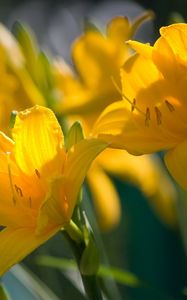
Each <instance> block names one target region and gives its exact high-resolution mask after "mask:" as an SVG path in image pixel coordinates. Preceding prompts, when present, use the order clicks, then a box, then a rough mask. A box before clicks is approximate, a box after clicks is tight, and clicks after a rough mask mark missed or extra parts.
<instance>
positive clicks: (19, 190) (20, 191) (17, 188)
mask: <svg viewBox="0 0 187 300" xmlns="http://www.w3.org/2000/svg"><path fill="white" fill-rule="evenodd" d="M14 187H15V190H16V193H17V194H18V195H19V196H20V197H23V192H22V190H21V188H20V187H19V186H17V185H16V184H15V185H14Z"/></svg>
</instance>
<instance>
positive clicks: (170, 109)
mask: <svg viewBox="0 0 187 300" xmlns="http://www.w3.org/2000/svg"><path fill="white" fill-rule="evenodd" d="M165 103H166V106H167V108H168V109H169V111H170V112H172V111H174V110H175V107H174V106H173V105H172V104H171V103H170V102H169V101H168V100H165Z"/></svg>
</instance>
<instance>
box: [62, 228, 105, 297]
mask: <svg viewBox="0 0 187 300" xmlns="http://www.w3.org/2000/svg"><path fill="white" fill-rule="evenodd" d="M61 232H62V234H63V236H64V237H65V239H66V240H67V242H68V244H69V246H70V247H71V249H72V252H73V254H74V257H75V259H76V262H77V265H78V268H79V267H80V262H81V257H82V253H83V251H84V249H85V244H84V241H83V240H82V242H79V243H77V242H76V241H75V240H73V239H72V238H71V236H70V235H69V234H68V232H67V231H61ZM79 271H80V268H79ZM80 275H81V278H82V282H83V286H84V289H85V293H86V298H87V300H96V299H97V300H103V297H102V294H101V291H100V287H99V283H98V279H97V276H96V274H93V275H84V274H81V271H80Z"/></svg>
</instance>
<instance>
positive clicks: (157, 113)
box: [155, 106, 162, 125]
mask: <svg viewBox="0 0 187 300" xmlns="http://www.w3.org/2000/svg"><path fill="white" fill-rule="evenodd" d="M155 113H156V120H157V125H161V123H162V113H161V111H160V110H159V109H158V107H156V106H155Z"/></svg>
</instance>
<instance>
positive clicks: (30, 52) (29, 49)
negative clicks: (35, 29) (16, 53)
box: [12, 21, 38, 81]
mask: <svg viewBox="0 0 187 300" xmlns="http://www.w3.org/2000/svg"><path fill="white" fill-rule="evenodd" d="M12 31H13V33H14V35H15V37H16V39H17V40H18V42H19V44H20V46H21V50H22V52H23V55H24V57H25V59H26V67H27V69H28V71H29V73H30V75H31V76H32V78H33V79H34V80H35V81H37V58H38V47H37V42H36V40H35V38H34V35H33V33H32V32H31V30H30V29H28V28H27V27H26V26H25V25H23V24H21V23H19V22H18V21H17V22H15V23H14V25H13V28H12Z"/></svg>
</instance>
